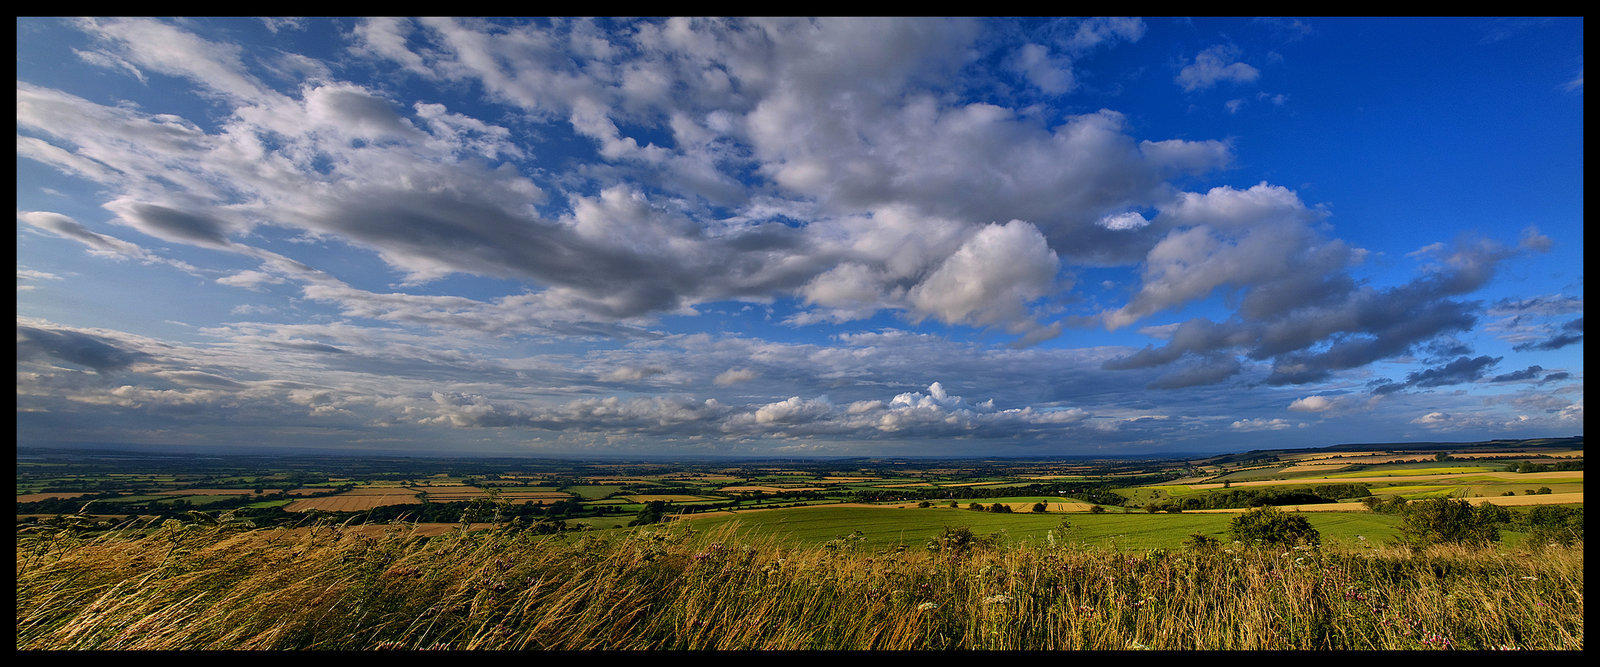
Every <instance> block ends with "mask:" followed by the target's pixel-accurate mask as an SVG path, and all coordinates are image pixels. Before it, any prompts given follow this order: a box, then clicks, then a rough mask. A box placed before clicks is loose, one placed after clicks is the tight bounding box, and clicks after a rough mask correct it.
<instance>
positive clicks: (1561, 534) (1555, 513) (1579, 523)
mask: <svg viewBox="0 0 1600 667" xmlns="http://www.w3.org/2000/svg"><path fill="white" fill-rule="evenodd" d="M1518 523H1520V524H1521V525H1523V526H1526V527H1527V528H1528V544H1529V545H1530V546H1534V547H1543V546H1545V545H1548V544H1561V545H1570V544H1572V543H1574V542H1582V541H1583V508H1582V507H1563V506H1561V505H1540V506H1537V507H1534V508H1533V509H1531V510H1528V513H1527V514H1525V515H1523V516H1522V517H1520V518H1519V520H1518Z"/></svg>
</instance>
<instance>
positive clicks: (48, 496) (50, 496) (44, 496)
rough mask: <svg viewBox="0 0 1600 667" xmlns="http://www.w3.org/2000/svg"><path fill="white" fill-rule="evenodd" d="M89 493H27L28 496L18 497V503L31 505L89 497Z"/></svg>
mask: <svg viewBox="0 0 1600 667" xmlns="http://www.w3.org/2000/svg"><path fill="white" fill-rule="evenodd" d="M88 493H89V492H88V491H70V492H69V491H61V492H56V493H27V494H23V495H20V496H17V502H19V503H31V502H37V501H40V500H57V499H64V498H77V497H78V496H83V495H88Z"/></svg>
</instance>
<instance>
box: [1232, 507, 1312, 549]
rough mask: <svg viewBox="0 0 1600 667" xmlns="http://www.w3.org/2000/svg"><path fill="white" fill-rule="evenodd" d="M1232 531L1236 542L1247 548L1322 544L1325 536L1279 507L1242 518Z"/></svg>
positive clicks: (1308, 523) (1309, 524)
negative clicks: (1247, 545) (1245, 545)
mask: <svg viewBox="0 0 1600 667" xmlns="http://www.w3.org/2000/svg"><path fill="white" fill-rule="evenodd" d="M1228 529H1229V531H1230V532H1232V533H1233V538H1234V539H1236V540H1239V541H1240V542H1244V543H1245V544H1259V545H1274V546H1278V545H1295V544H1319V543H1321V542H1322V535H1321V534H1320V533H1318V532H1317V529H1315V528H1312V527H1311V522H1310V521H1308V520H1306V518H1305V517H1303V516H1300V515H1299V514H1289V513H1287V512H1284V511H1283V510H1280V509H1278V508H1276V507H1261V508H1257V509H1253V510H1250V511H1249V512H1245V513H1244V514H1240V515H1239V516H1236V517H1234V518H1233V522H1232V523H1231V524H1229V526H1228Z"/></svg>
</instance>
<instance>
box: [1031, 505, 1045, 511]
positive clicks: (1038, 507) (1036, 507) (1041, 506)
mask: <svg viewBox="0 0 1600 667" xmlns="http://www.w3.org/2000/svg"><path fill="white" fill-rule="evenodd" d="M1044 510H1045V505H1044V503H1034V504H1033V511H1035V512H1043V511H1044Z"/></svg>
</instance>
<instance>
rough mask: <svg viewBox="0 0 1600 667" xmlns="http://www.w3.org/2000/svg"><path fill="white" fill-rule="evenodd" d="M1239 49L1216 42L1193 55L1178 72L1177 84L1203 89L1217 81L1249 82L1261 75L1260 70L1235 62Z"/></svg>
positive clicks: (1192, 88)
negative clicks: (1191, 60) (1216, 43)
mask: <svg viewBox="0 0 1600 667" xmlns="http://www.w3.org/2000/svg"><path fill="white" fill-rule="evenodd" d="M1240 53H1241V52H1240V50H1239V48H1238V47H1236V46H1232V45H1227V44H1218V45H1216V46H1213V47H1211V48H1208V49H1206V50H1204V51H1201V52H1200V53H1199V54H1198V55H1196V56H1195V57H1194V62H1193V63H1190V64H1189V65H1186V66H1185V67H1184V68H1183V70H1182V71H1179V72H1178V78H1177V81H1178V85H1179V86H1181V87H1182V88H1183V89H1184V90H1186V91H1190V92H1193V91H1196V90H1204V89H1206V88H1210V87H1212V86H1215V85H1217V84H1218V83H1223V82H1227V83H1249V82H1251V81H1255V80H1256V79H1257V78H1259V77H1260V76H1261V70H1258V69H1256V68H1254V67H1251V66H1250V65H1247V64H1245V63H1242V62H1237V61H1238V59H1239V55H1240Z"/></svg>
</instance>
